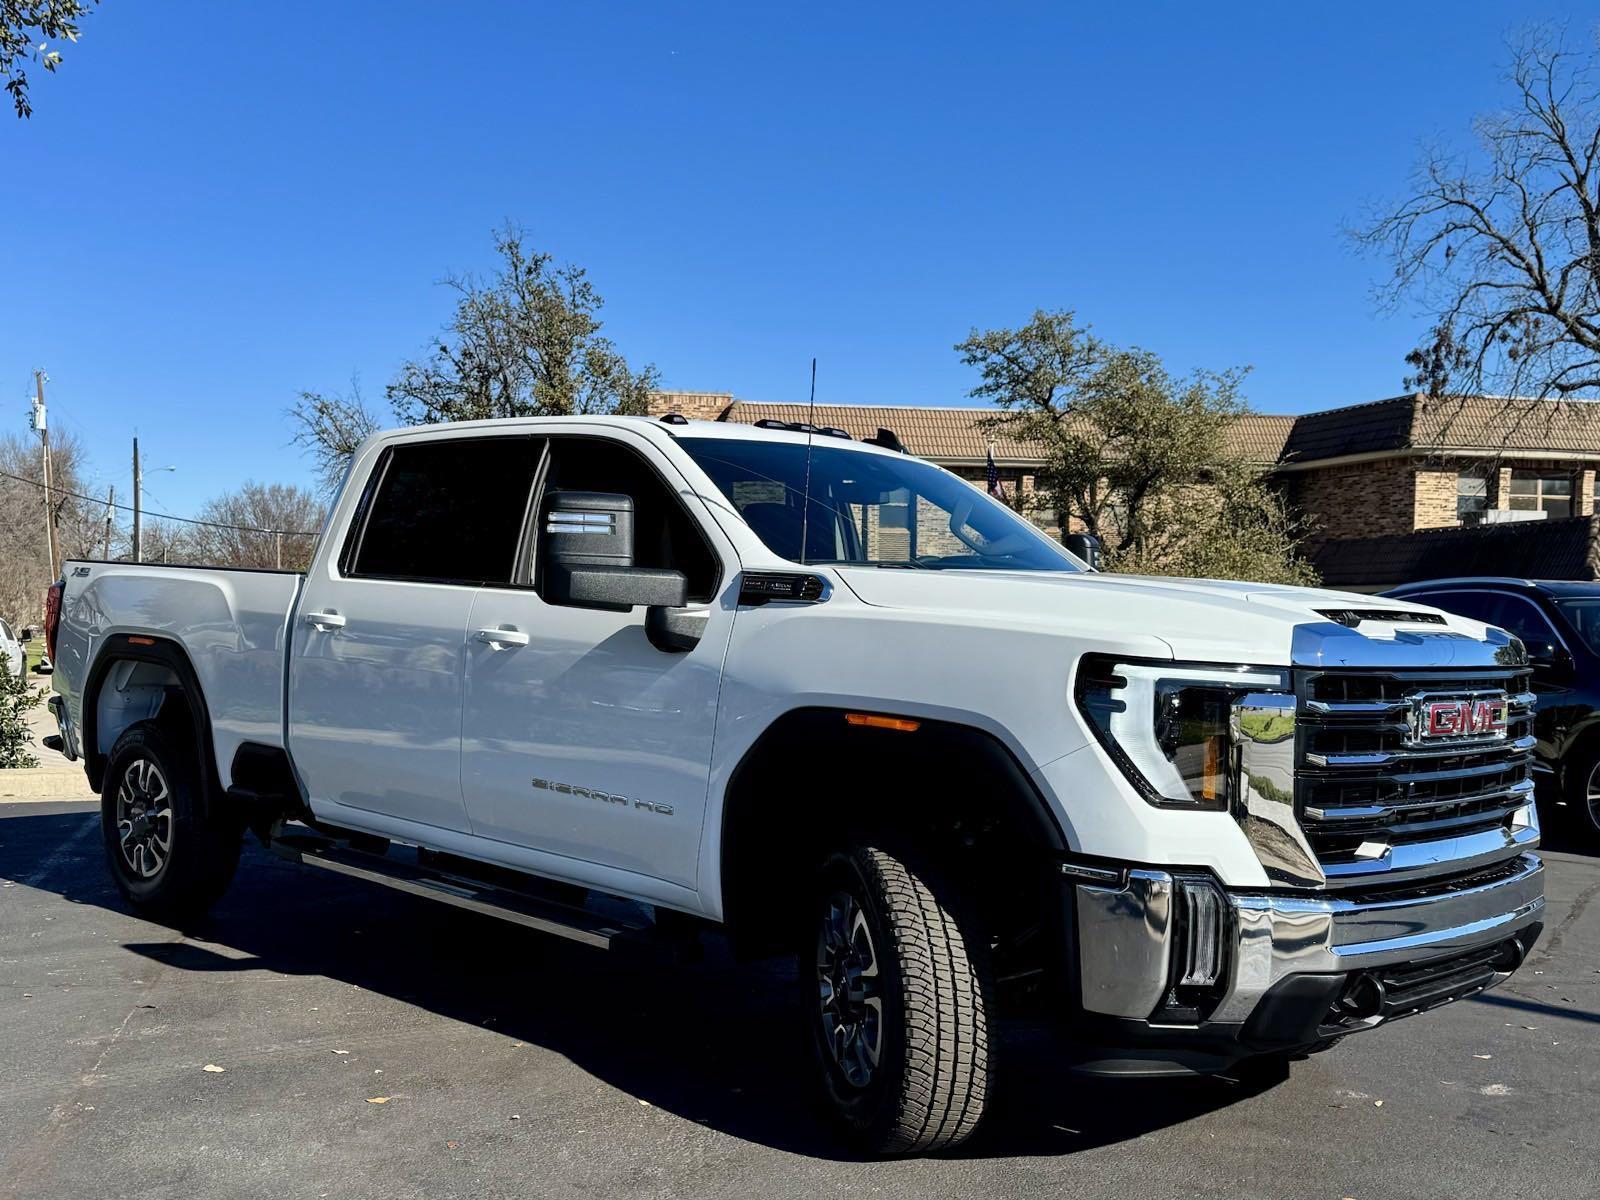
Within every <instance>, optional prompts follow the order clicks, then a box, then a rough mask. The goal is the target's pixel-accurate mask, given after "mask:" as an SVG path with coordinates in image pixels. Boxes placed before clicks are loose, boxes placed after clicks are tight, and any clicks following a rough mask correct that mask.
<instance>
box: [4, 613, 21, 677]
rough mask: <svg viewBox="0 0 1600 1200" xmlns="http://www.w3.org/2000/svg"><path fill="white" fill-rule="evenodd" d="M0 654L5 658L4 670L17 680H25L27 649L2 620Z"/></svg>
mask: <svg viewBox="0 0 1600 1200" xmlns="http://www.w3.org/2000/svg"><path fill="white" fill-rule="evenodd" d="M0 654H4V655H5V656H6V670H8V671H10V672H11V674H13V675H15V676H16V677H17V678H18V679H26V678H27V676H28V648H27V646H25V645H24V644H23V642H22V639H21V638H19V637H18V636H17V635H16V634H15V633H14V632H12V629H11V626H10V625H9V624H8V623H7V622H6V621H5V620H3V619H0Z"/></svg>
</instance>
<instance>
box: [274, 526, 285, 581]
mask: <svg viewBox="0 0 1600 1200" xmlns="http://www.w3.org/2000/svg"><path fill="white" fill-rule="evenodd" d="M273 537H275V538H276V539H277V550H276V552H275V561H274V563H273V565H274V566H276V567H277V568H278V570H280V571H281V570H283V534H282V533H281V532H279V533H275V534H273Z"/></svg>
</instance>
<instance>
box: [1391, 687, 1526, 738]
mask: <svg viewBox="0 0 1600 1200" xmlns="http://www.w3.org/2000/svg"><path fill="white" fill-rule="evenodd" d="M1413 703H1414V707H1413V710H1412V724H1411V728H1412V730H1413V736H1414V737H1415V739H1416V740H1417V741H1432V740H1433V739H1435V738H1469V737H1505V735H1506V697H1505V694H1504V693H1501V694H1500V695H1498V696H1462V697H1455V698H1452V699H1448V700H1431V699H1428V698H1427V697H1423V696H1418V697H1417V698H1416V700H1415V701H1414V702H1413Z"/></svg>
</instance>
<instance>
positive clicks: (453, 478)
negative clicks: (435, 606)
mask: <svg viewBox="0 0 1600 1200" xmlns="http://www.w3.org/2000/svg"><path fill="white" fill-rule="evenodd" d="M542 449H543V439H540V438H528V437H497V438H471V439H460V440H450V441H429V442H419V443H416V444H415V445H410V446H396V447H395V448H394V449H393V450H392V451H390V453H389V456H388V458H387V460H386V461H385V462H384V463H383V464H382V466H381V467H380V468H379V470H380V475H379V478H378V481H377V486H376V488H375V490H374V491H373V493H372V495H371V496H370V498H369V499H368V501H367V513H366V519H365V521H364V522H363V524H362V526H361V528H360V530H359V533H358V535H357V540H356V542H355V543H354V545H353V547H352V552H351V554H350V555H349V556H348V558H347V568H346V573H347V574H349V575H356V576H366V577H368V578H374V577H375V578H381V579H419V580H429V581H432V582H438V583H468V584H480V583H509V582H511V576H512V569H513V567H514V565H515V563H516V559H517V547H518V543H519V541H520V539H521V533H522V523H523V519H524V517H525V516H526V515H527V510H528V499H529V496H530V494H531V493H532V490H533V478H534V474H535V472H536V470H537V468H538V465H539V455H540V452H541V450H542Z"/></svg>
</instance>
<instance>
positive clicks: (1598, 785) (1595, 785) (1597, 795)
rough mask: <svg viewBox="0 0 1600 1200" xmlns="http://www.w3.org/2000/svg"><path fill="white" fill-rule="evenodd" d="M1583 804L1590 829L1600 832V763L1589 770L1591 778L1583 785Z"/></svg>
mask: <svg viewBox="0 0 1600 1200" xmlns="http://www.w3.org/2000/svg"><path fill="white" fill-rule="evenodd" d="M1583 804H1584V809H1585V810H1586V815H1587V816H1588V818H1589V827H1590V828H1591V829H1594V830H1597V831H1600V762H1596V763H1595V765H1594V766H1592V767H1590V768H1589V778H1588V779H1587V780H1586V781H1585V782H1584V785H1583Z"/></svg>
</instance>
